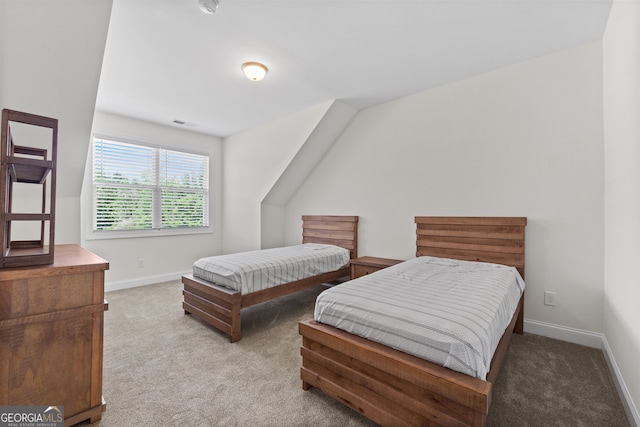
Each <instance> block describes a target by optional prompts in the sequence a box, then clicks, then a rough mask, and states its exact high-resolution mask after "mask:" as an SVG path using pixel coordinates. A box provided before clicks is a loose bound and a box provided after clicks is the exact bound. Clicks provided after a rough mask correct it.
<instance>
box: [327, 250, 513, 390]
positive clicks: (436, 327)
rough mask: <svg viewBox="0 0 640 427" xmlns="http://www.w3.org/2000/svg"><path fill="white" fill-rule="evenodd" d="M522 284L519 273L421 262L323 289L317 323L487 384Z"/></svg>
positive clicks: (500, 268)
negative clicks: (487, 377) (494, 358)
mask: <svg viewBox="0 0 640 427" xmlns="http://www.w3.org/2000/svg"><path fill="white" fill-rule="evenodd" d="M524 286H525V284H524V281H523V280H522V277H521V276H520V274H519V273H518V271H517V270H516V269H515V268H513V267H507V266H504V265H499V264H489V263H480V262H468V261H458V260H452V259H447V258H434V257H428V256H423V257H419V258H415V259H412V260H409V261H405V262H402V263H400V264H397V265H394V266H392V267H389V268H385V269H383V270H380V271H378V272H376V273H373V274H369V275H367V276H363V277H360V278H358V279H355V280H351V281H349V282H346V283H343V284H341V285H339V286H335V287H333V288H331V289H327V290H325V291H323V292H322V293H321V294H320V295H318V298H317V301H316V308H315V319H316V320H317V321H319V322H321V323H325V324H328V325H332V326H335V327H337V328H339V329H343V330H345V331H347V332H350V333H352V334H355V335H359V336H361V337H364V338H367V339H370V340H372V341H376V342H379V343H381V344H384V345H387V346H389V347H393V348H396V349H398V350H401V351H403V352H405V353H409V354H412V355H415V356H418V357H420V358H423V359H426V360H429V361H431V362H434V363H437V364H439V365H442V366H445V367H447V368H449V369H452V370H454V371H458V372H462V373H465V374H467V375H470V376H473V377H476V378H480V379H483V380H485V379H486V376H487V373H488V371H489V367H490V364H491V358H492V357H493V353H494V352H495V349H496V347H497V345H498V342H499V341H500V338H501V337H502V334H503V333H504V331H505V330H506V328H507V326H508V325H509V322H510V320H511V318H512V317H513V313H514V312H515V310H516V308H517V305H518V301H519V300H520V296H521V295H522V292H523V291H524Z"/></svg>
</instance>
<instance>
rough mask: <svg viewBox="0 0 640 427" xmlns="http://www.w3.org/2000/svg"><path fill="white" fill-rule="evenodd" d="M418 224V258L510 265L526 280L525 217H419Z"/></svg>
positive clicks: (417, 218)
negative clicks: (435, 257) (429, 257)
mask: <svg viewBox="0 0 640 427" xmlns="http://www.w3.org/2000/svg"><path fill="white" fill-rule="evenodd" d="M415 222H416V256H423V255H429V256H437V257H443V258H453V259H461V260H465V261H481V262H492V263H496V264H505V265H510V266H513V267H516V268H517V269H518V271H519V272H520V275H521V276H522V277H523V278H524V227H525V226H526V225H527V218H526V217H441V216H417V217H416V218H415Z"/></svg>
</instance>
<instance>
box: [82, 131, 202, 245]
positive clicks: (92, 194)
mask: <svg viewBox="0 0 640 427" xmlns="http://www.w3.org/2000/svg"><path fill="white" fill-rule="evenodd" d="M100 139H103V140H107V141H114V142H119V143H124V144H133V145H138V146H143V147H148V148H152V149H154V150H169V151H176V152H183V153H186V154H195V155H199V156H203V157H207V158H208V160H209V165H208V178H209V181H208V183H207V185H208V189H207V192H206V199H207V200H206V201H205V203H207V204H208V206H207V207H206V213H205V214H206V215H208V218H207V219H208V225H207V226H203V227H184V228H180V227H178V228H151V229H137V230H95V229H94V224H95V221H96V187H97V186H96V185H95V184H94V173H95V170H94V167H95V165H94V156H95V141H96V140H100ZM88 154H89V155H88V156H87V168H86V169H87V171H88V174H87V175H88V179H87V180H86V181H85V183H87V184H88V186H87V189H88V191H87V192H86V193H87V196H86V200H87V202H88V204H87V206H88V209H87V215H86V217H85V218H86V224H85V230H86V233H85V240H109V239H123V238H139V237H160V236H181V235H194V234H207V233H213V226H212V224H213V222H212V220H213V218H212V212H213V196H214V194H213V185H212V184H213V179H212V177H213V170H212V167H213V156H212V155H211V153H207V152H203V151H200V150H194V149H190V148H185V147H177V146H175V145H169V144H163V143H157V142H150V141H146V140H143V139H139V138H129V137H121V136H117V135H113V134H111V133H102V132H94V133H92V135H91V141H90V143H89V153H88ZM157 154H158V151H156V152H155V153H154V157H158V156H157ZM149 188H152V189H153V191H154V192H155V191H160V192H161V191H162V190H163V188H164V187H163V186H161V185H160V183H159V180H157V181H156V186H153V187H151V186H150V187H149ZM175 190H177V191H179V190H180V188H179V187H176V188H175ZM156 208H158V209H156ZM161 210H162V206H161V205H160V204H158V205H157V206H156V204H154V206H153V215H154V217H157V216H160V215H161ZM154 221H155V219H154Z"/></svg>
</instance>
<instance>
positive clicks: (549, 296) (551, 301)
mask: <svg viewBox="0 0 640 427" xmlns="http://www.w3.org/2000/svg"><path fill="white" fill-rule="evenodd" d="M544 305H550V306H552V307H555V306H556V293H555V292H550V291H544Z"/></svg>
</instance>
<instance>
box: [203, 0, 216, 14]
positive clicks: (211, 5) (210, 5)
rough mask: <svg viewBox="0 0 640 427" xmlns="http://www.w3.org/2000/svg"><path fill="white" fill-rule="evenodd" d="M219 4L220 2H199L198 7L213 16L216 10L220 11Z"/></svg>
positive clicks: (204, 0)
mask: <svg viewBox="0 0 640 427" xmlns="http://www.w3.org/2000/svg"><path fill="white" fill-rule="evenodd" d="M219 3H220V0H198V7H199V8H200V10H201V11H203V12H204V13H208V14H210V15H212V14H214V13H215V12H216V10H218V4H219Z"/></svg>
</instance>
